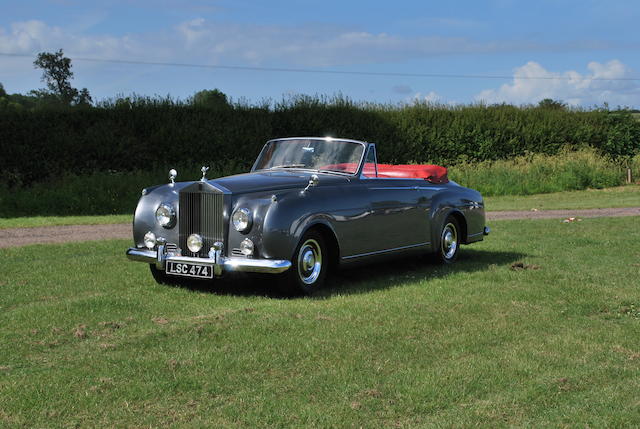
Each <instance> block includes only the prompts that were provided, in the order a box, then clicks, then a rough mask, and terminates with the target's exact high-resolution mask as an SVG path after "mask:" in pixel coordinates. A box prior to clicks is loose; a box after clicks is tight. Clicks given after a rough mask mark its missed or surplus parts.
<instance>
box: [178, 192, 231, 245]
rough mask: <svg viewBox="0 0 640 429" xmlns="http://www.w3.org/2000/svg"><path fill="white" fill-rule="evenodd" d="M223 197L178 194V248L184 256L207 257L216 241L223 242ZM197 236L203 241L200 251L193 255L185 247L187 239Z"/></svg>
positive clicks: (189, 193) (217, 195) (186, 193)
mask: <svg viewBox="0 0 640 429" xmlns="http://www.w3.org/2000/svg"><path fill="white" fill-rule="evenodd" d="M223 205H224V195H223V194H221V193H213V192H180V214H179V216H178V217H179V220H178V227H179V233H180V248H181V249H182V254H183V255H186V256H199V257H207V256H208V254H209V249H210V248H211V246H213V243H215V242H216V241H224V221H223V220H224V215H223V208H224V207H223ZM191 234H199V235H200V236H201V237H202V240H203V241H204V245H203V246H202V249H201V250H200V251H199V252H198V253H193V252H191V251H190V250H189V248H188V247H187V238H188V237H189V236H190V235H191Z"/></svg>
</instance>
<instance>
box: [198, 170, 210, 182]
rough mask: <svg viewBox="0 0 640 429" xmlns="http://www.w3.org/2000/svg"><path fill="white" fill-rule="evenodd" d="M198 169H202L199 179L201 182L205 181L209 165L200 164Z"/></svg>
mask: <svg viewBox="0 0 640 429" xmlns="http://www.w3.org/2000/svg"><path fill="white" fill-rule="evenodd" d="M200 171H202V179H200V181H201V182H206V180H207V171H209V167H205V166H202V168H201V169H200Z"/></svg>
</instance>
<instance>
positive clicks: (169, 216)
mask: <svg viewBox="0 0 640 429" xmlns="http://www.w3.org/2000/svg"><path fill="white" fill-rule="evenodd" d="M156 221H157V222H158V223H159V224H160V226H163V227H164V228H173V227H174V226H175V224H176V210H175V209H174V208H173V206H172V205H171V204H169V203H162V204H160V207H158V209H157V210H156Z"/></svg>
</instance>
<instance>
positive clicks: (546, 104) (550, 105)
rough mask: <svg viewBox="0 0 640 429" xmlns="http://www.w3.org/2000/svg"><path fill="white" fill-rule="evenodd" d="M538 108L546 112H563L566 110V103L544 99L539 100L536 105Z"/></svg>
mask: <svg viewBox="0 0 640 429" xmlns="http://www.w3.org/2000/svg"><path fill="white" fill-rule="evenodd" d="M538 107H539V108H541V109H548V110H565V109H566V108H567V103H564V102H562V100H554V99H552V98H545V99H544V100H540V102H539V103H538Z"/></svg>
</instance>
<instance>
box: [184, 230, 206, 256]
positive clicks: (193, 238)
mask: <svg viewBox="0 0 640 429" xmlns="http://www.w3.org/2000/svg"><path fill="white" fill-rule="evenodd" d="M203 244H204V243H203V241H202V237H200V236H199V235H198V234H191V235H190V236H189V238H187V247H188V248H189V250H191V251H192V252H193V253H198V252H199V251H200V249H202V245H203Z"/></svg>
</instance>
